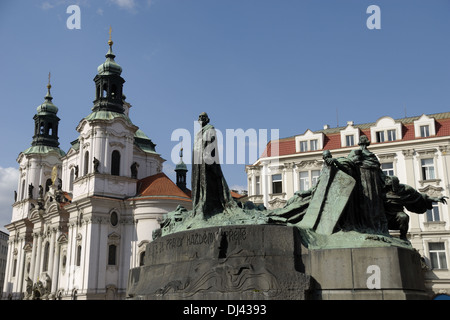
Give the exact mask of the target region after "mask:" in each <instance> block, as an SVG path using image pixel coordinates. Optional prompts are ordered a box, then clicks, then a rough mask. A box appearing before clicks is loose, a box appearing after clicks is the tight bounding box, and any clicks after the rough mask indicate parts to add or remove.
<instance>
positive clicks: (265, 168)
mask: <svg viewBox="0 0 450 320" xmlns="http://www.w3.org/2000/svg"><path fill="white" fill-rule="evenodd" d="M262 165H263V169H262V174H261V178H260V179H259V183H260V187H261V194H262V195H263V203H264V206H265V207H266V208H268V207H269V190H268V187H267V179H268V174H269V172H268V169H269V168H268V162H267V161H262Z"/></svg>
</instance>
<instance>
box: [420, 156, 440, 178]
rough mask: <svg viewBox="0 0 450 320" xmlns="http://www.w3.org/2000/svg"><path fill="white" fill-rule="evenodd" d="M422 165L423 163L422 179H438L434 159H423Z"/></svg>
mask: <svg viewBox="0 0 450 320" xmlns="http://www.w3.org/2000/svg"><path fill="white" fill-rule="evenodd" d="M421 165H422V179H423V180H432V179H436V175H435V172H434V162H433V159H422V160H421Z"/></svg>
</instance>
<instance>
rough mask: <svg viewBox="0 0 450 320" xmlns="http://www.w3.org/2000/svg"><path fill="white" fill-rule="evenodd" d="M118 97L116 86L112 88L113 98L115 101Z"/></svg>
mask: <svg viewBox="0 0 450 320" xmlns="http://www.w3.org/2000/svg"><path fill="white" fill-rule="evenodd" d="M116 97H117V86H116V85H115V84H113V85H112V87H111V98H112V99H115V98H116Z"/></svg>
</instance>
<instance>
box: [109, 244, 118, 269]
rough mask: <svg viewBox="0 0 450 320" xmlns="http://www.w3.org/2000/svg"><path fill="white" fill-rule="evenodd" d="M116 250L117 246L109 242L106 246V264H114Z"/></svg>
mask: <svg viewBox="0 0 450 320" xmlns="http://www.w3.org/2000/svg"><path fill="white" fill-rule="evenodd" d="M116 251H117V246H116V245H115V244H110V245H109V248H108V265H110V266H115V265H116Z"/></svg>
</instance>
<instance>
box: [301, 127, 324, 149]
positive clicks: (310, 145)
mask: <svg viewBox="0 0 450 320" xmlns="http://www.w3.org/2000/svg"><path fill="white" fill-rule="evenodd" d="M322 148H323V133H313V132H312V131H311V130H309V129H308V130H307V131H306V132H305V133H304V134H303V135H300V136H296V137H295V151H296V152H307V151H316V150H320V149H322Z"/></svg>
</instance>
